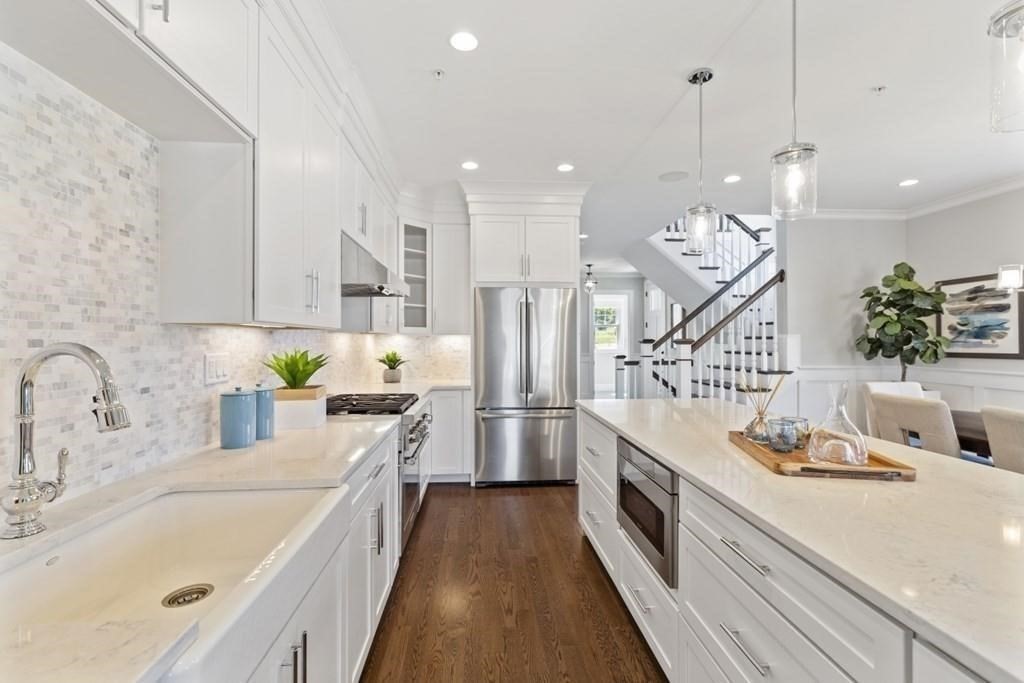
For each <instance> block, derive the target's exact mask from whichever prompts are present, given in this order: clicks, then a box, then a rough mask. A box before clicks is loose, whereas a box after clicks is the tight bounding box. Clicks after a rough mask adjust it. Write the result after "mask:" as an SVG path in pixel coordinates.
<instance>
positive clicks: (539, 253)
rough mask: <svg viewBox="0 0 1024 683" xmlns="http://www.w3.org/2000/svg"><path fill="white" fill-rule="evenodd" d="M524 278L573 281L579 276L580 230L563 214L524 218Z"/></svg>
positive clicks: (543, 280)
mask: <svg viewBox="0 0 1024 683" xmlns="http://www.w3.org/2000/svg"><path fill="white" fill-rule="evenodd" d="M525 253H526V281H527V282H561V283H567V284H575V282H576V280H578V279H579V260H580V246H579V231H578V230H577V228H576V219H575V218H572V217H566V216H553V217H546V216H544V217H538V216H528V217H527V218H526V239H525Z"/></svg>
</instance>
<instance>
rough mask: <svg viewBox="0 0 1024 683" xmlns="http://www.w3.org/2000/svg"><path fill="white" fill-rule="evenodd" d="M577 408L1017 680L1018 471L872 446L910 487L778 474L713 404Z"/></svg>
mask: <svg viewBox="0 0 1024 683" xmlns="http://www.w3.org/2000/svg"><path fill="white" fill-rule="evenodd" d="M578 403H579V406H580V408H581V409H582V410H583V411H585V412H586V413H588V414H590V415H592V416H593V417H595V418H596V419H597V420H598V421H600V422H601V423H603V424H604V425H606V426H607V427H609V428H610V429H612V430H613V431H615V432H617V433H618V434H620V435H621V436H623V437H625V438H627V439H629V440H630V441H632V442H633V443H634V444H636V445H637V446H639V447H640V448H641V449H643V450H645V451H647V452H649V453H651V454H652V455H653V456H655V457H656V458H657V459H659V460H660V461H661V462H663V463H664V464H665V465H667V466H668V467H670V468H671V469H673V470H674V471H676V472H677V473H678V474H679V475H680V476H681V477H683V478H684V479H685V480H686V481H688V482H690V483H691V484H693V485H694V486H696V487H697V488H699V489H701V490H702V491H704V492H705V493H707V494H708V495H710V496H712V497H713V498H715V499H716V500H717V501H719V502H720V503H722V504H723V505H725V506H726V507H728V508H729V509H731V510H732V511H733V512H735V513H737V514H738V515H740V516H741V517H743V518H744V519H746V520H747V521H748V522H750V523H751V524H753V525H754V526H756V527H757V528H759V529H760V530H761V531H763V532H765V533H766V534H768V535H769V536H771V537H773V538H774V539H775V540H777V541H779V542H780V543H782V544H783V545H784V546H786V547H787V548H789V549H790V550H791V551H792V552H794V553H795V554H797V555H798V556H800V557H801V558H803V559H804V560H805V561H806V562H808V563H810V564H811V565H813V566H815V567H816V568H818V569H819V570H820V571H822V572H824V573H825V574H827V575H828V576H830V577H831V578H832V579H834V580H835V581H836V582H838V583H840V584H841V585H843V586H845V587H846V588H847V589H849V590H850V591H852V592H853V593H855V594H857V595H859V596H860V597H861V598H862V599H864V600H865V601H867V602H869V603H871V604H872V605H874V606H875V607H876V608H877V609H879V610H881V611H882V612H884V613H886V614H888V615H889V616H890V617H891V618H892V619H894V620H895V621H897V622H899V623H901V624H902V625H904V626H905V627H907V628H908V629H910V630H911V631H913V632H914V633H915V634H916V635H917V636H919V637H921V638H923V639H925V640H927V641H929V642H930V643H932V644H933V645H935V646H936V647H938V648H939V649H941V650H943V651H945V652H946V653H947V654H948V655H949V656H951V657H953V658H954V659H956V660H958V661H960V662H961V663H962V664H963V665H964V666H966V667H968V668H970V669H972V670H974V671H975V672H976V673H978V674H979V675H981V676H983V677H985V678H986V679H988V680H991V681H1024V580H1022V577H1024V538H1022V537H1024V475H1020V474H1016V473H1013V472H1007V471H1003V470H996V469H993V468H991V467H983V466H980V465H976V464H974V463H970V462H967V461H963V460H959V459H956V458H951V457H948V456H943V455H939V454H934V453H928V452H923V451H920V450H917V449H913V448H908V447H906V446H902V445H899V444H893V443H889V442H885V441H881V440H878V439H869V446H870V447H871V448H872V449H873V450H876V451H879V452H882V453H884V454H887V455H890V456H892V457H894V458H897V459H899V460H902V461H903V462H905V463H908V464H910V465H912V466H914V467H916V468H917V470H918V478H917V481H914V482H877V481H848V480H838V479H812V478H794V477H785V476H781V475H776V474H773V473H772V472H770V471H769V470H767V469H766V468H765V467H763V466H762V465H760V464H759V463H757V462H756V461H755V460H754V459H753V458H751V457H749V456H747V455H746V454H744V453H743V452H742V451H741V450H740V449H739V448H737V447H736V446H733V445H732V444H730V443H729V441H728V434H727V432H728V430H730V429H740V428H742V427H743V425H745V424H746V423H747V422H748V421H749V420H750V418H751V416H752V413H751V411H750V409H749V408H748V407H746V406H740V405H737V404H735V403H730V402H726V401H720V400H714V399H694V400H686V399H682V400H669V399H648V400H628V401H625V400H591V401H579V402H578Z"/></svg>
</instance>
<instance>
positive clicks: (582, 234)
mask: <svg viewBox="0 0 1024 683" xmlns="http://www.w3.org/2000/svg"><path fill="white" fill-rule="evenodd" d="M588 237H590V235H588V234H587V233H585V232H581V233H580V239H581V240H585V239H587V238H588Z"/></svg>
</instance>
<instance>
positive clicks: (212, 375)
mask: <svg viewBox="0 0 1024 683" xmlns="http://www.w3.org/2000/svg"><path fill="white" fill-rule="evenodd" d="M203 378H204V380H205V382H206V385H207V386H209V385H211V384H223V383H224V382H227V381H228V354H226V353H208V354H206V357H205V359H204V363H203Z"/></svg>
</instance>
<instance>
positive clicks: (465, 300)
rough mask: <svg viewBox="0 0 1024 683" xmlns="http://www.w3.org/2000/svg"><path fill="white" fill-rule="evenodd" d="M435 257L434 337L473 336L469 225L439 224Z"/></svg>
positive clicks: (433, 256) (433, 258)
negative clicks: (471, 330)
mask: <svg viewBox="0 0 1024 683" xmlns="http://www.w3.org/2000/svg"><path fill="white" fill-rule="evenodd" d="M431 232H432V236H433V239H432V245H433V253H432V254H431V261H432V263H433V265H432V269H431V272H432V277H431V278H430V282H431V289H432V290H433V291H432V297H431V298H432V299H433V310H432V316H431V317H432V318H433V326H432V330H433V333H434V334H469V330H470V325H469V320H470V292H471V291H472V285H471V282H470V276H469V226H468V225H443V224H439V223H435V224H434V226H433V228H432V231H431Z"/></svg>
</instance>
